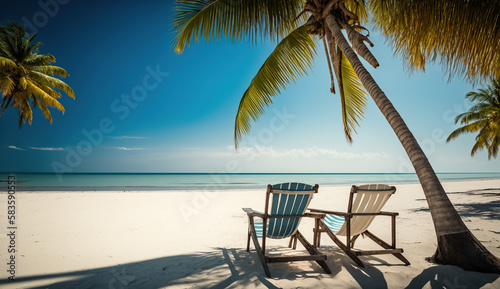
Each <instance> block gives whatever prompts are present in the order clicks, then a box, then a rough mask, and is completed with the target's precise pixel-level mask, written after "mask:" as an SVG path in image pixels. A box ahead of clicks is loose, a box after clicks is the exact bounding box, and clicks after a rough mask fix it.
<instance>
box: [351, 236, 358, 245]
mask: <svg viewBox="0 0 500 289" xmlns="http://www.w3.org/2000/svg"><path fill="white" fill-rule="evenodd" d="M358 237H359V235H356V236H354V237H352V239H351V248H354V242H356V240H357V239H358Z"/></svg>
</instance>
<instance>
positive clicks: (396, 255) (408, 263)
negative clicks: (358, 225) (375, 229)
mask: <svg viewBox="0 0 500 289" xmlns="http://www.w3.org/2000/svg"><path fill="white" fill-rule="evenodd" d="M365 235H366V236H367V237H368V238H370V239H372V240H373V241H374V242H375V243H377V244H379V245H380V246H381V247H382V248H384V249H396V248H393V247H392V246H391V245H389V244H387V243H386V242H384V240H382V239H380V238H379V237H377V236H375V235H373V234H372V233H371V232H370V231H368V230H366V231H365ZM392 255H394V257H396V258H398V259H399V260H401V261H402V262H403V263H405V264H406V265H410V261H408V260H407V259H406V258H405V257H404V256H403V254H401V253H394V254H392Z"/></svg>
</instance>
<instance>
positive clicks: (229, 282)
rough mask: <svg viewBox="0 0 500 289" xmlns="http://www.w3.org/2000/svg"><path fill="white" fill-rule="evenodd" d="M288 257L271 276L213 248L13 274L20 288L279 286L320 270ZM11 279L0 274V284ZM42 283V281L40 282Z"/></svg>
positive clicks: (237, 254)
mask: <svg viewBox="0 0 500 289" xmlns="http://www.w3.org/2000/svg"><path fill="white" fill-rule="evenodd" d="M301 269H303V268H294V264H293V263H281V264H272V268H271V272H272V274H273V277H274V278H275V279H273V278H266V276H265V274H264V271H263V270H262V266H261V265H260V261H259V259H258V257H257V254H255V252H254V251H250V252H246V250H242V249H233V248H229V249H228V248H214V251H210V252H199V253H195V254H184V255H176V256H168V257H161V258H156V259H150V260H145V261H139V262H131V263H126V264H120V265H116V266H107V267H101V268H95V269H88V270H81V271H80V270H79V271H72V272H63V273H55V274H46V275H34V276H20V277H17V276H16V281H15V282H16V286H17V287H18V288H19V287H23V288H33V289H42V288H51V289H52V288H55V289H58V288H61V289H62V288H64V289H66V288H110V289H114V288H163V287H166V286H175V285H182V286H185V287H190V288H191V287H195V288H218V289H223V288H228V287H230V286H231V287H234V286H237V287H255V284H257V283H260V284H262V285H264V286H265V287H266V288H270V289H277V288H281V287H278V286H277V285H275V284H273V283H275V281H276V280H280V279H288V280H292V281H293V280H295V279H299V278H304V277H317V276H318V275H319V274H325V273H324V271H323V270H322V269H321V267H320V266H319V265H317V264H314V265H311V270H310V271H307V270H306V271H302V270H301ZM10 283H12V281H11V280H6V279H4V280H0V287H2V286H3V285H8V284H10ZM40 284H43V285H40Z"/></svg>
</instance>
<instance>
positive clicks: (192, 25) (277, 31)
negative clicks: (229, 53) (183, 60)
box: [173, 0, 304, 53]
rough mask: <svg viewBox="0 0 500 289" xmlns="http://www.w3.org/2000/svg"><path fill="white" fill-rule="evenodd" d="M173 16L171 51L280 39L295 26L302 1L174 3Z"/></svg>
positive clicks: (191, 0)
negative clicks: (210, 43) (193, 45)
mask: <svg viewBox="0 0 500 289" xmlns="http://www.w3.org/2000/svg"><path fill="white" fill-rule="evenodd" d="M176 2H177V7H176V13H175V14H174V26H173V29H174V31H175V34H176V35H175V38H174V44H173V47H174V50H175V52H176V53H182V52H183V51H184V49H185V47H186V46H189V45H190V44H191V43H194V42H198V41H199V40H200V39H205V40H206V41H209V40H212V39H217V40H221V39H223V38H224V39H231V40H232V41H237V40H243V39H245V38H248V39H249V40H251V41H256V40H257V37H258V36H271V37H275V38H276V39H278V38H281V37H283V36H284V35H286V34H287V33H289V32H290V31H292V30H293V29H295V28H296V27H297V26H298V25H296V24H295V23H296V21H295V17H296V15H297V14H299V12H300V11H301V10H302V7H303V4H304V3H303V2H304V1H302V0H287V1H273V0H239V1H236V2H234V1H232V0H177V1H176Z"/></svg>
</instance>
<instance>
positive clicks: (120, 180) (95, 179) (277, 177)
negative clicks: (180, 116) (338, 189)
mask: <svg viewBox="0 0 500 289" xmlns="http://www.w3.org/2000/svg"><path fill="white" fill-rule="evenodd" d="M9 175H14V176H15V180H16V190H17V191H39V190H41V191H51V190H56V191H61V190H67V191H82V190H92V191H94V190H95V191H99V190H111V191H127V190H128V191H131V190H231V189H256V188H262V189H264V188H265V187H266V186H267V185H268V184H277V183H283V182H301V183H306V184H311V185H314V184H319V185H320V186H325V185H351V184H356V185H361V184H368V183H382V184H389V185H393V184H399V183H416V182H418V178H417V176H416V174H412V173H402V174H395V173H301V174H297V173H242V174H220V173H219V174H216V173H214V174H211V173H71V174H64V175H59V176H58V175H56V174H53V173H13V174H10V173H0V188H2V189H0V190H3V189H5V190H6V189H7V180H8V177H9ZM437 175H438V177H439V179H440V180H441V181H449V180H474V179H500V173H438V174H437Z"/></svg>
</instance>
